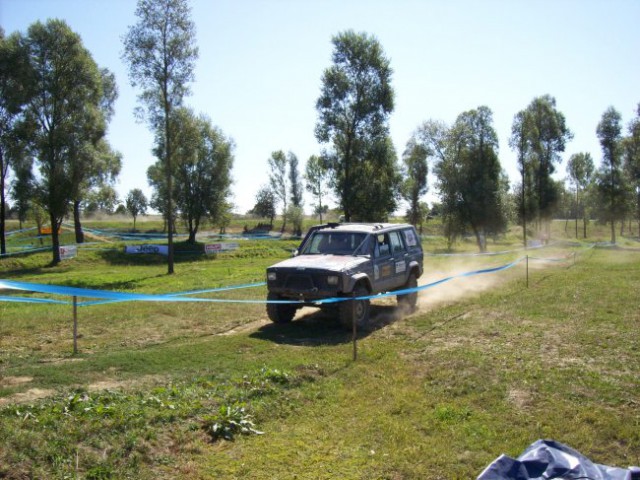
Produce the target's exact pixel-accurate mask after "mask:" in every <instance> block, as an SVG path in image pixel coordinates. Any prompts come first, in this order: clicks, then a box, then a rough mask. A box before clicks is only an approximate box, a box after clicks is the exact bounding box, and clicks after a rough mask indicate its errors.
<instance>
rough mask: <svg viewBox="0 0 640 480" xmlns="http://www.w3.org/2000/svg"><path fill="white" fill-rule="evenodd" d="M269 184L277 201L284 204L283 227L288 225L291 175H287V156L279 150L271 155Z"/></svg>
mask: <svg viewBox="0 0 640 480" xmlns="http://www.w3.org/2000/svg"><path fill="white" fill-rule="evenodd" d="M268 162H269V185H270V186H271V191H272V192H273V194H274V196H275V199H276V203H278V204H280V205H282V229H281V231H282V232H284V229H285V228H286V226H287V204H288V200H289V177H288V175H287V157H286V155H285V154H284V152H283V151H282V150H278V151H276V152H273V153H272V154H271V157H269V160H268Z"/></svg>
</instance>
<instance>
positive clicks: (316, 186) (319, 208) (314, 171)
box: [304, 155, 329, 223]
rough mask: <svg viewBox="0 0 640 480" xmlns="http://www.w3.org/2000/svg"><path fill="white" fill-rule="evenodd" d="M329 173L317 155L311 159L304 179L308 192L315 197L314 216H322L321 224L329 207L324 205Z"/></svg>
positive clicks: (308, 161)
mask: <svg viewBox="0 0 640 480" xmlns="http://www.w3.org/2000/svg"><path fill="white" fill-rule="evenodd" d="M328 173H329V172H328V170H327V168H326V166H325V163H324V162H323V161H322V159H321V158H320V157H318V156H317V155H312V156H311V157H309V160H307V166H306V168H305V175H304V178H305V180H306V188H307V191H308V192H310V193H311V195H313V198H314V201H315V203H314V204H313V208H314V214H316V215H319V216H320V223H322V214H323V213H326V212H327V210H328V208H327V205H323V200H324V199H325V198H326V196H327V190H328V182H329V178H328Z"/></svg>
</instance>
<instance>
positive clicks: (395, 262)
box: [373, 231, 407, 292]
mask: <svg viewBox="0 0 640 480" xmlns="http://www.w3.org/2000/svg"><path fill="white" fill-rule="evenodd" d="M375 239H376V243H375V246H374V254H373V257H374V258H373V278H374V289H375V290H376V291H377V292H380V291H386V290H393V289H394V288H397V287H398V286H399V285H404V282H405V280H406V279H405V277H406V271H407V260H406V258H405V256H406V255H407V252H406V250H405V247H404V242H403V240H402V236H401V235H400V231H391V232H386V233H379V234H377V235H375Z"/></svg>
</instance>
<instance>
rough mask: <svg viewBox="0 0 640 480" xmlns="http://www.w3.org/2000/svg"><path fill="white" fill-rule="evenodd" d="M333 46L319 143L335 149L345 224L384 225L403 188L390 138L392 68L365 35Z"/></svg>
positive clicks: (351, 35)
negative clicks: (379, 222) (370, 222)
mask: <svg viewBox="0 0 640 480" xmlns="http://www.w3.org/2000/svg"><path fill="white" fill-rule="evenodd" d="M333 46H334V50H333V64H332V65H331V66H330V67H329V68H327V69H326V70H325V71H324V74H323V76H322V87H321V93H320V97H319V98H318V101H317V102H316V110H317V112H318V121H317V124H316V138H317V139H318V141H319V142H321V143H324V144H326V143H330V144H331V152H329V153H328V154H327V155H326V158H327V159H328V160H329V161H328V162H327V168H328V170H329V171H330V172H331V178H332V186H333V188H334V190H335V193H336V197H337V199H338V201H339V203H340V205H341V207H342V209H343V211H344V215H345V219H346V220H347V221H351V220H352V217H353V219H358V220H367V219H370V220H380V219H384V218H386V217H387V216H388V215H389V214H390V213H391V212H393V210H394V209H395V206H396V203H395V199H396V197H397V195H398V187H399V176H398V172H397V165H396V162H397V159H396V155H395V152H393V147H392V144H391V142H390V141H389V138H388V132H389V126H388V119H389V115H390V114H391V112H392V111H393V107H394V92H393V88H392V87H391V74H392V70H391V67H390V62H389V60H388V59H387V58H386V57H385V55H384V52H383V49H382V46H381V45H380V43H379V42H378V40H377V39H376V38H375V37H373V36H370V35H368V34H366V33H355V32H353V31H352V30H348V31H346V32H343V33H340V34H338V35H336V36H335V37H334V38H333ZM374 171H375V172H376V175H375V176H374V175H372V172H374ZM378 172H379V174H378ZM372 180H373V181H372ZM363 202H366V203H363ZM371 202H376V203H371Z"/></svg>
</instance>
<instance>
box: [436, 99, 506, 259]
mask: <svg viewBox="0 0 640 480" xmlns="http://www.w3.org/2000/svg"><path fill="white" fill-rule="evenodd" d="M497 152H498V136H497V134H496V132H495V130H494V128H493V113H492V112H491V110H490V109H489V108H488V107H485V106H481V107H478V108H477V109H475V110H470V111H467V112H464V113H462V114H460V115H459V116H458V118H457V119H456V122H455V124H454V125H453V126H452V127H451V129H450V130H449V134H448V137H447V141H446V151H445V155H444V160H443V161H441V162H439V163H438V164H437V165H436V168H435V171H436V175H437V177H438V182H437V185H438V189H439V191H440V196H441V200H442V209H443V216H444V222H445V233H446V235H447V237H448V238H449V242H450V243H451V242H452V241H453V240H455V238H457V237H459V236H460V235H463V234H464V233H465V232H466V230H467V229H471V230H472V231H473V233H474V235H475V237H476V242H477V244H478V248H479V250H480V251H481V252H484V251H486V249H487V244H486V239H487V236H489V235H497V234H499V233H501V232H503V231H504V230H505V229H506V214H505V209H504V207H503V204H502V202H503V199H504V198H505V195H504V192H505V190H507V189H508V183H507V181H506V175H505V174H504V172H503V170H502V167H501V166H500V161H499V159H498V153H497Z"/></svg>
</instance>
